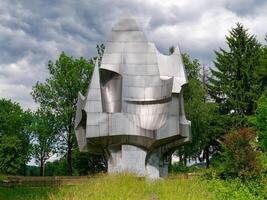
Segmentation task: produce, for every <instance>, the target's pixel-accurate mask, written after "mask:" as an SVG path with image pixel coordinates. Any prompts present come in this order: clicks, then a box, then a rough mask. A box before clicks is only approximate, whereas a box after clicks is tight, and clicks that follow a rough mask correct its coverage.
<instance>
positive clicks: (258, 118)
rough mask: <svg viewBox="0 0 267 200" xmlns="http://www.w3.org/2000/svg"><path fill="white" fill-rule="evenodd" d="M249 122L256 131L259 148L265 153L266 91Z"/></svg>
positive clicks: (266, 90) (266, 131)
mask: <svg viewBox="0 0 267 200" xmlns="http://www.w3.org/2000/svg"><path fill="white" fill-rule="evenodd" d="M250 121H251V122H252V124H253V126H254V127H255V128H256V130H257V133H258V134H257V135H258V136H259V138H258V139H259V143H260V147H261V148H262V150H264V151H265V152H267V89H265V91H264V92H263V94H262V95H261V97H260V98H259V100H258V101H257V109H256V114H255V115H254V116H252V117H251V118H250Z"/></svg>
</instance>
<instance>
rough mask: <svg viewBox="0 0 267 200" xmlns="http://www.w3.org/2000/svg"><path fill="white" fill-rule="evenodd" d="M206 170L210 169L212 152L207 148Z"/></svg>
mask: <svg viewBox="0 0 267 200" xmlns="http://www.w3.org/2000/svg"><path fill="white" fill-rule="evenodd" d="M204 151H205V158H206V168H209V167H210V151H209V147H207V148H205V150H204Z"/></svg>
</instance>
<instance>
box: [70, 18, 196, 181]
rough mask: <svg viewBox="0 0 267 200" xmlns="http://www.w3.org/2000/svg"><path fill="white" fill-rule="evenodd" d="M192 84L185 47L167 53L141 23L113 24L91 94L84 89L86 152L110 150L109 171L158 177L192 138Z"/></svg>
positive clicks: (81, 138) (82, 144)
mask: <svg viewBox="0 0 267 200" xmlns="http://www.w3.org/2000/svg"><path fill="white" fill-rule="evenodd" d="M186 83H187V78H186V74H185V69H184V65H183V61H182V58H181V53H180V51H179V48H178V47H176V48H175V51H174V53H173V54H172V55H169V56H167V55H163V54H161V53H160V52H159V51H158V50H157V48H156V47H155V45H154V43H151V42H148V41H147V39H146V37H145V35H144V33H143V31H142V30H140V28H139V26H138V24H137V22H136V20H135V19H133V18H132V17H130V16H123V17H121V18H120V19H119V21H118V22H117V23H116V24H115V25H114V26H113V28H112V31H111V33H110V35H109V37H108V40H107V42H106V45H105V51H104V55H103V58H102V62H101V65H100V67H98V63H97V62H96V64H95V68H94V72H93V77H92V80H91V83H90V86H89V88H88V92H87V94H86V96H83V95H81V94H80V93H79V97H78V103H77V112H76V120H75V132H76V137H77V140H78V145H79V149H80V151H83V152H85V151H89V152H91V153H95V154H104V155H105V156H106V158H107V160H108V172H109V173H113V172H122V171H129V172H134V173H136V174H138V175H140V176H147V177H149V178H158V177H162V176H166V175H167V174H168V164H169V163H170V161H171V155H172V153H173V152H174V150H175V149H177V146H179V145H181V144H184V143H186V142H189V141H190V140H191V132H190V121H188V120H187V119H186V117H185V113H184V102H183V86H184V85H185V84H186Z"/></svg>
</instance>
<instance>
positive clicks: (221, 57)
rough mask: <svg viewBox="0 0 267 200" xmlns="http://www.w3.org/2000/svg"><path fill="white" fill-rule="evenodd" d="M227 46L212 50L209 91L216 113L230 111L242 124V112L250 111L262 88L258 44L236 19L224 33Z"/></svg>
mask: <svg viewBox="0 0 267 200" xmlns="http://www.w3.org/2000/svg"><path fill="white" fill-rule="evenodd" d="M226 43H227V45H228V48H229V50H228V51H227V50H224V49H222V48H220V51H215V54H216V60H215V62H214V64H215V66H216V69H212V68H211V73H212V77H210V78H209V82H210V84H209V94H210V95H211V97H212V98H213V99H215V101H216V102H217V103H219V106H220V113H221V114H225V115H229V114H231V117H233V116H234V115H235V116H236V117H237V118H235V119H236V121H235V122H234V124H235V125H237V126H239V125H242V124H244V116H246V115H252V114H254V112H255V109H256V100H257V99H258V98H259V95H260V94H261V91H262V89H263V82H262V80H261V79H260V76H259V71H260V68H261V65H260V62H259V61H260V57H261V55H262V49H261V45H260V44H259V42H258V41H257V39H256V37H255V36H254V35H249V34H248V32H247V30H246V29H245V28H244V27H243V25H242V24H240V23H237V24H236V27H235V28H232V29H231V31H230V35H229V36H227V37H226Z"/></svg>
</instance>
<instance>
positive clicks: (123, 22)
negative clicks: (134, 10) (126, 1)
mask: <svg viewBox="0 0 267 200" xmlns="http://www.w3.org/2000/svg"><path fill="white" fill-rule="evenodd" d="M112 31H140V27H139V25H138V23H137V21H136V20H135V18H134V17H133V16H132V15H130V14H129V13H128V12H123V13H122V14H121V15H120V17H119V19H118V21H117V22H116V23H115V24H114V25H113V27H112Z"/></svg>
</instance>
